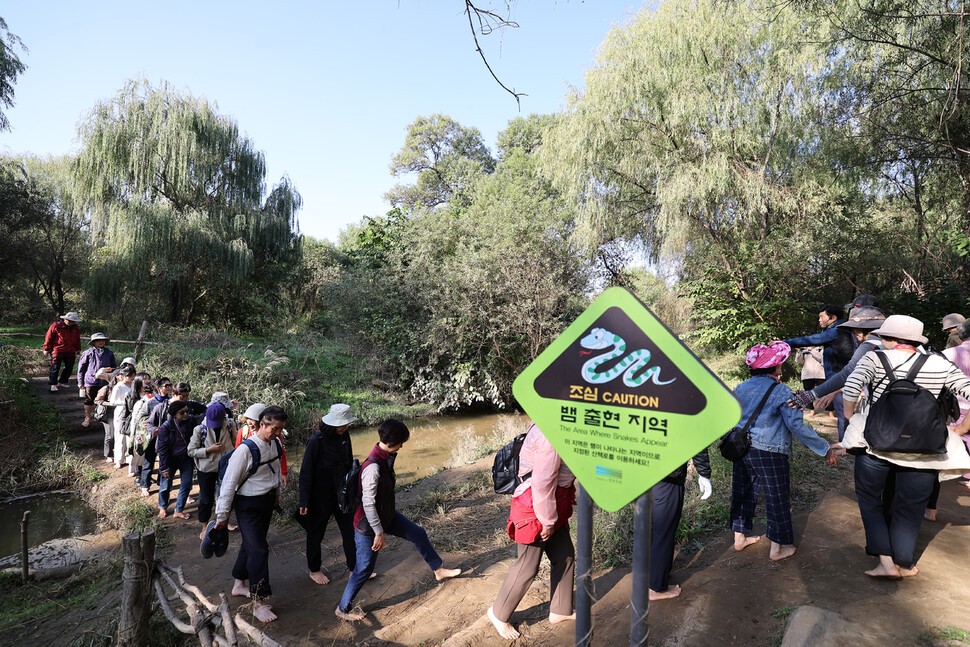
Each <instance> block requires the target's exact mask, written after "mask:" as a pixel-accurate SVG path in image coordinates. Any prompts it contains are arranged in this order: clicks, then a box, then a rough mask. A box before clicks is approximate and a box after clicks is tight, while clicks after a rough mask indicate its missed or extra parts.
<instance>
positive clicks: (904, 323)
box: [872, 315, 927, 344]
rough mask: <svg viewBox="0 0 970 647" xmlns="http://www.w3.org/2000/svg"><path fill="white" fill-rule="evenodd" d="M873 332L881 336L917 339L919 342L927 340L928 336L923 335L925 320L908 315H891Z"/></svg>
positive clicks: (906, 339) (922, 342)
mask: <svg viewBox="0 0 970 647" xmlns="http://www.w3.org/2000/svg"><path fill="white" fill-rule="evenodd" d="M872 332H874V333H876V334H877V335H879V336H880V337H891V338H893V339H902V340H903V341H915V342H917V343H919V344H925V343H926V342H927V339H926V337H924V336H923V322H922V321H920V320H919V319H917V318H915V317H909V316H907V315H889V316H888V317H886V320H885V321H884V322H882V326H880V327H879V328H877V329H876V330H873V331H872Z"/></svg>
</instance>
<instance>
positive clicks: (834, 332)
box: [775, 319, 852, 391]
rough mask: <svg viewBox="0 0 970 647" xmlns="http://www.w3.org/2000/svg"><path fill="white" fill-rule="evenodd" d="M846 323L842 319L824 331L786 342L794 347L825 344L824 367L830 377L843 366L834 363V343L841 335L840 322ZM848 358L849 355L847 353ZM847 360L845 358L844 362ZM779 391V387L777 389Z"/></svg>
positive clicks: (823, 351)
mask: <svg viewBox="0 0 970 647" xmlns="http://www.w3.org/2000/svg"><path fill="white" fill-rule="evenodd" d="M843 323H845V322H844V321H842V320H841V319H839V320H838V321H836V322H835V323H833V324H831V325H830V326H829V327H828V328H826V329H825V330H823V331H822V332H817V333H815V334H814V335H805V336H804V337H793V338H792V339H786V340H785V343H786V344H788V345H789V346H792V347H794V348H805V347H806V346H823V347H824V348H822V367H823V368H824V369H825V379H829V378H830V377H832V376H833V375H835V374H836V373H838V371H839V369H840V368H842V366H835V364H833V358H834V355H835V346H834V345H833V344H834V342H835V340H836V339H837V338H838V336H839V324H843ZM851 354H852V351H851V349H850V350H849V355H851ZM846 359H848V355H846ZM844 361H845V360H843V362H844ZM775 390H776V391H777V389H775Z"/></svg>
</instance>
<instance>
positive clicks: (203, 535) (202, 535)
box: [199, 527, 205, 539]
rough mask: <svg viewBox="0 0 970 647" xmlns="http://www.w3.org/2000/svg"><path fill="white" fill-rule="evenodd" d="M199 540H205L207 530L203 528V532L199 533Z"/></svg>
mask: <svg viewBox="0 0 970 647" xmlns="http://www.w3.org/2000/svg"><path fill="white" fill-rule="evenodd" d="M199 539H205V528H204V527H203V528H202V532H200V533H199Z"/></svg>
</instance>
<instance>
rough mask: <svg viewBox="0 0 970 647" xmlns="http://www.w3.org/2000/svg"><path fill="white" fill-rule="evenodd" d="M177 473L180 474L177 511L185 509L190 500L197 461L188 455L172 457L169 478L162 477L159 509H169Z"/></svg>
mask: <svg viewBox="0 0 970 647" xmlns="http://www.w3.org/2000/svg"><path fill="white" fill-rule="evenodd" d="M175 472H178V473H179V480H180V481H181V483H180V484H179V494H178V497H177V498H176V499H175V511H176V512H181V511H182V508H184V507H185V500H186V499H188V498H189V492H191V491H192V475H193V474H194V472H195V461H193V460H192V457H191V456H189V455H188V454H183V455H181V456H172V457H170V458H169V459H168V478H166V477H164V476H163V477H162V478H161V481H160V482H159V485H158V507H159V508H162V509H164V508H167V507H168V495H169V492H170V491H171V489H172V480H173V479H174V478H175Z"/></svg>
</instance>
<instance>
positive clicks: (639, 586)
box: [630, 489, 653, 647]
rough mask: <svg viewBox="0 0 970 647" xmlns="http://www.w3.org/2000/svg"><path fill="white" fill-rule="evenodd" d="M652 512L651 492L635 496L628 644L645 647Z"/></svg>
mask: <svg viewBox="0 0 970 647" xmlns="http://www.w3.org/2000/svg"><path fill="white" fill-rule="evenodd" d="M652 509H653V489H650V490H647V492H646V493H645V494H641V495H640V496H639V497H637V500H636V503H634V509H633V595H632V597H631V599H630V608H631V610H632V617H631V618H630V645H631V647H643V646H644V645H646V644H647V638H648V637H649V635H650V627H649V625H648V623H647V611H648V610H649V606H650V534H651V533H650V530H651V528H650V517H651V516H652Z"/></svg>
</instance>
